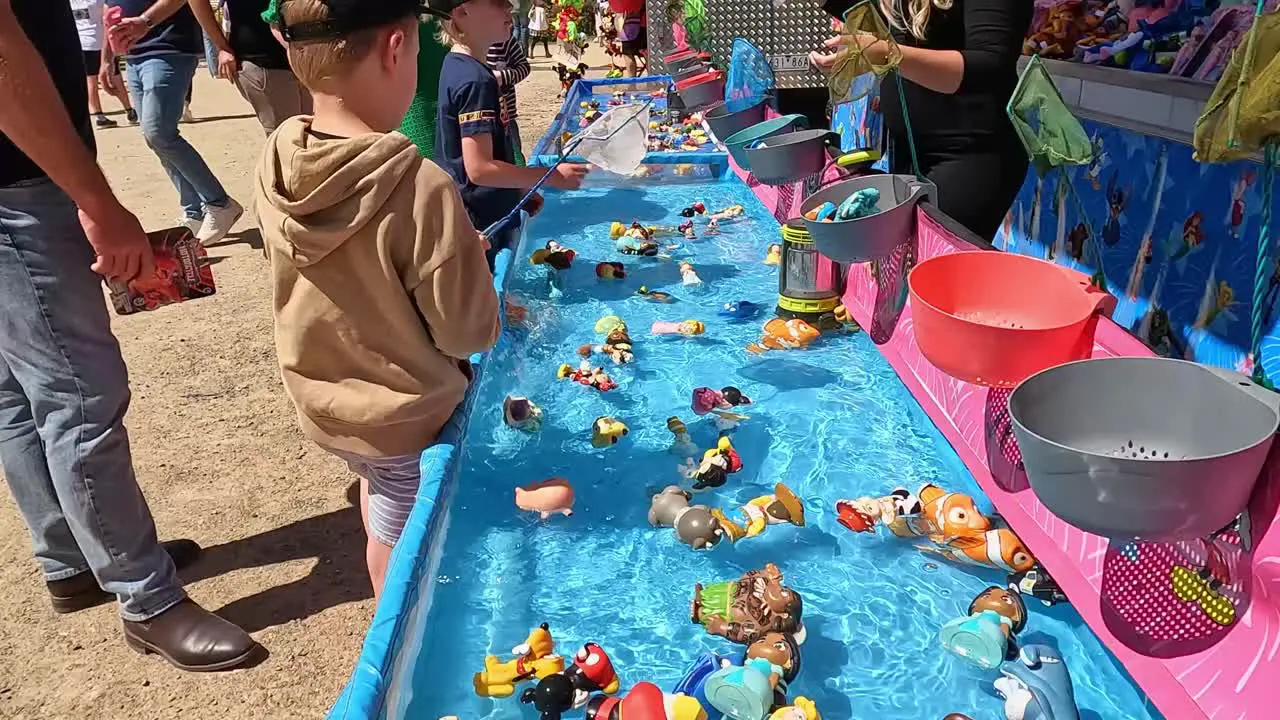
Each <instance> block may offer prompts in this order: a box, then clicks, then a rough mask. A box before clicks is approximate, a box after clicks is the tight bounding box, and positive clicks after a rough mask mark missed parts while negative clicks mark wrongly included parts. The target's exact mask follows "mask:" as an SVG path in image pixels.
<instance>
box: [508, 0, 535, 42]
mask: <svg viewBox="0 0 1280 720" xmlns="http://www.w3.org/2000/svg"><path fill="white" fill-rule="evenodd" d="M532 9H533V2H532V1H531V0H511V18H512V22H513V23H515V30H513V31H512V32H513V34H514V35H515V38H516V44H517V45H519V46H520V50H521V51H522V52H523V53H525V54H526V55H527V54H528V53H529V11H530V10H532Z"/></svg>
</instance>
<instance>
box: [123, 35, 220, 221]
mask: <svg viewBox="0 0 1280 720" xmlns="http://www.w3.org/2000/svg"><path fill="white" fill-rule="evenodd" d="M196 65H197V61H196V56H195V55H161V56H159V57H150V58H146V59H143V60H133V59H130V60H129V61H128V63H126V68H125V70H126V72H125V81H126V82H127V83H128V86H129V94H130V95H132V96H133V98H134V103H135V106H136V107H137V109H138V122H139V123H140V125H141V126H142V138H143V139H144V140H146V141H147V146H148V147H150V148H151V150H152V152H154V153H155V154H156V157H158V158H160V166H161V167H163V168H164V171H165V174H167V175H168V176H169V180H170V182H172V183H173V186H174V188H176V189H177V191H178V202H179V203H181V204H182V213H183V214H184V215H186V217H187V218H188V219H192V220H199V219H201V218H202V217H204V211H205V206H206V205H210V206H213V207H224V206H225V205H226V204H227V199H228V198H227V191H226V190H223V189H222V183H220V182H218V178H216V177H214V175H213V171H212V170H210V169H209V166H208V165H206V164H205V162H204V158H202V157H200V153H198V152H196V149H195V148H193V147H191V143H189V142H187V139H186V138H184V137H182V133H181V132H179V130H178V121H179V120H181V119H182V105H183V101H184V100H185V98H186V95H187V89H188V88H189V87H191V79H192V75H194V74H195V70H196Z"/></svg>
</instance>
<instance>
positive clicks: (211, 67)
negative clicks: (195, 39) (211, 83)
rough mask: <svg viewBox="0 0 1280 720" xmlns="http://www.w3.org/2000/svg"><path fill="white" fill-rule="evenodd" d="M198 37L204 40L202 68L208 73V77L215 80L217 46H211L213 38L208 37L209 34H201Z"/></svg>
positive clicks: (216, 73) (216, 72)
mask: <svg viewBox="0 0 1280 720" xmlns="http://www.w3.org/2000/svg"><path fill="white" fill-rule="evenodd" d="M200 36H201V37H203V38H204V67H205V69H206V70H208V71H209V75H211V76H213V77H214V78H216V77H218V46H217V45H214V44H213V38H211V37H209V33H207V32H201V33H200Z"/></svg>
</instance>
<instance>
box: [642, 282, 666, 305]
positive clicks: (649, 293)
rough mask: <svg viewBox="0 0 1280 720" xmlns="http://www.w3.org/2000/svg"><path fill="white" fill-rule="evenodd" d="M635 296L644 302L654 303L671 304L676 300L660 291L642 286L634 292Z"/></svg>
mask: <svg viewBox="0 0 1280 720" xmlns="http://www.w3.org/2000/svg"><path fill="white" fill-rule="evenodd" d="M636 294H637V295H639V296H640V297H642V298H644V299H645V300H648V301H650V302H656V303H672V302H675V300H676V299H675V298H674V297H672V295H671V293H666V292H662V291H661V290H650V289H649V288H647V287H645V286H644V285H641V286H640V289H639V290H636Z"/></svg>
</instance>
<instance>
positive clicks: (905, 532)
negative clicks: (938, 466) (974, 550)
mask: <svg viewBox="0 0 1280 720" xmlns="http://www.w3.org/2000/svg"><path fill="white" fill-rule="evenodd" d="M897 494H898V495H900V494H901V490H899V491H898V493H897ZM912 500H914V505H915V507H911V505H912V504H913V503H912ZM905 503H906V504H905V506H904V507H905V510H906V511H905V512H903V513H902V514H900V515H899V516H898V517H897V518H896V519H894V520H893V521H892V522H890V523H889V525H888V527H889V532H892V533H893V534H894V535H897V536H898V537H927V538H929V539H930V540H931V541H933V542H935V543H938V544H945V543H948V542H951V540H953V539H954V538H957V537H970V536H974V535H980V534H982V533H984V532H986V531H988V530H990V529H991V521H990V520H988V519H987V516H985V515H983V514H982V512H981V511H979V510H978V506H977V504H976V503H974V501H973V498H971V497H969V496H968V495H965V494H963V493H953V492H948V491H946V490H943V489H942V488H940V487H938V486H937V485H934V484H933V483H925V484H924V485H921V486H920V489H919V490H917V491H916V494H915V496H914V498H911V497H908V499H907V500H906V501H905ZM913 510H914V512H912V511H913Z"/></svg>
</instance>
